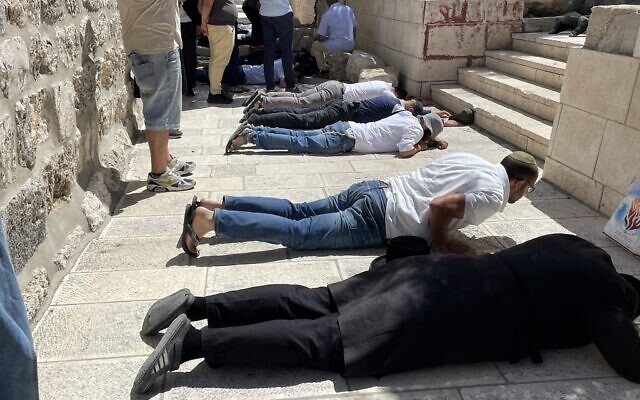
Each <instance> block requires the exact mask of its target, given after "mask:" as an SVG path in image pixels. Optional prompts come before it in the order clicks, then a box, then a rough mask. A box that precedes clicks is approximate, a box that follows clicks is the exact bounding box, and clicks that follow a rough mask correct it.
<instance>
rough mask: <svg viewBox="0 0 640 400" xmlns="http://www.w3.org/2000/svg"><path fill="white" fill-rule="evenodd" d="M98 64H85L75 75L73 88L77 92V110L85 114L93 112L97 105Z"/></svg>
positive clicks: (90, 62)
mask: <svg viewBox="0 0 640 400" xmlns="http://www.w3.org/2000/svg"><path fill="white" fill-rule="evenodd" d="M96 74H97V72H96V64H95V63H94V62H92V61H89V62H87V63H85V64H84V65H83V66H82V68H78V69H76V70H75V72H74V74H73V87H74V89H75V91H76V100H77V103H76V108H77V109H78V110H80V112H83V111H84V110H92V109H93V108H94V107H95V104H96V100H95V97H96V87H97V79H96Z"/></svg>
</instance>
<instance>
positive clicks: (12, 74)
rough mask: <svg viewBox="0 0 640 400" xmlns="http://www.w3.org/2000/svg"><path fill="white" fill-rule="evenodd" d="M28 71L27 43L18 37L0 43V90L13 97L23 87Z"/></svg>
mask: <svg viewBox="0 0 640 400" xmlns="http://www.w3.org/2000/svg"><path fill="white" fill-rule="evenodd" d="M28 72H29V56H28V51H27V44H26V43H25V42H24V40H22V38H20V37H17V36H16V37H13V38H11V39H8V40H5V41H3V42H2V43H0V91H2V94H3V95H4V97H6V98H9V97H15V96H17V95H18V94H19V93H20V92H22V90H23V89H24V86H25V83H26V80H27V73H28Z"/></svg>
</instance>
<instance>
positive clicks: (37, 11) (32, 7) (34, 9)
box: [20, 0, 42, 25]
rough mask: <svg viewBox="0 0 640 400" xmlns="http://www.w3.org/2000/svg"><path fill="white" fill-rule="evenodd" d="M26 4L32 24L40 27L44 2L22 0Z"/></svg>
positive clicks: (39, 0)
mask: <svg viewBox="0 0 640 400" xmlns="http://www.w3.org/2000/svg"><path fill="white" fill-rule="evenodd" d="M20 1H22V2H23V3H24V8H25V11H26V13H27V16H28V17H29V20H31V23H32V24H34V25H40V20H41V17H40V16H41V14H42V1H41V0H20Z"/></svg>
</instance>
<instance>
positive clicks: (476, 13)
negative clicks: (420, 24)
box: [415, 0, 484, 24]
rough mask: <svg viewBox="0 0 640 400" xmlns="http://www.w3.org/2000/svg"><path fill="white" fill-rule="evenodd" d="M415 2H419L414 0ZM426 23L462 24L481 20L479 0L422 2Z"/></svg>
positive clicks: (482, 11)
mask: <svg viewBox="0 0 640 400" xmlns="http://www.w3.org/2000/svg"><path fill="white" fill-rule="evenodd" d="M415 3H421V2H419V1H416V2H415ZM423 7H424V11H423V12H424V22H425V23H427V24H434V23H441V24H464V23H469V22H481V21H482V20H483V18H484V10H483V7H482V1H480V0H470V1H469V0H437V1H427V2H426V3H424V4H423Z"/></svg>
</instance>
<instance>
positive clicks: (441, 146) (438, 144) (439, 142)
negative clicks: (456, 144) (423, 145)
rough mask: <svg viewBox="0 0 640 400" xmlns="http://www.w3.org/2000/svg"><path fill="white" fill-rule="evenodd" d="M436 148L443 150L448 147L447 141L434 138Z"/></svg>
mask: <svg viewBox="0 0 640 400" xmlns="http://www.w3.org/2000/svg"><path fill="white" fill-rule="evenodd" d="M435 142H436V148H437V149H440V150H444V149H446V148H447V147H449V143H447V141H446V140H442V139H436V141H435Z"/></svg>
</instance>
